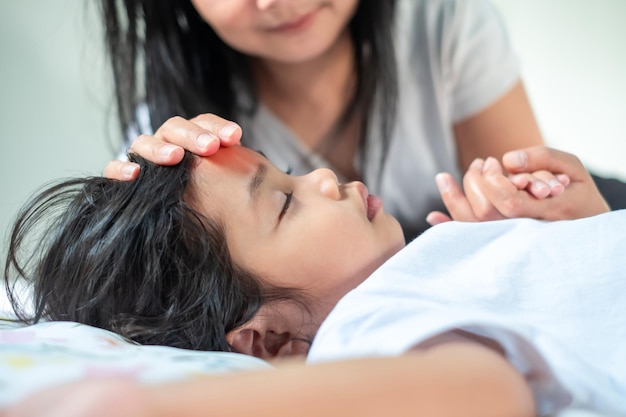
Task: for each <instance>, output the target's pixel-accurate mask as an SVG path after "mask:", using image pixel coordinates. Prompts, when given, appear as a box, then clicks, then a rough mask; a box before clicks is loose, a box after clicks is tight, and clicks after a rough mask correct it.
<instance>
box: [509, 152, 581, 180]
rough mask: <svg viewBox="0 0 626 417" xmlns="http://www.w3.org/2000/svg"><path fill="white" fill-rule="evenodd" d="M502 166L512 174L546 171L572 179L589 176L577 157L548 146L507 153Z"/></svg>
mask: <svg viewBox="0 0 626 417" xmlns="http://www.w3.org/2000/svg"><path fill="white" fill-rule="evenodd" d="M502 165H503V166H504V168H505V169H506V170H507V171H508V172H510V173H521V172H535V171H540V170H545V171H549V172H551V173H553V174H567V175H568V176H569V177H570V178H572V179H579V178H581V177H584V176H586V175H587V170H586V169H585V167H584V166H583V164H582V162H581V161H580V160H579V159H578V158H577V157H576V156H575V155H573V154H570V153H567V152H563V151H558V150H556V149H552V148H548V147H546V146H533V147H530V148H525V149H520V150H516V151H511V152H507V153H506V154H504V155H503V156H502Z"/></svg>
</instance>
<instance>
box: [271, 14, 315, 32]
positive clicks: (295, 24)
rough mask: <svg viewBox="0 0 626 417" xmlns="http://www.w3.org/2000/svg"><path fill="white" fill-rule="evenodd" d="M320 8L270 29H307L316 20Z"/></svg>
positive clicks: (285, 30)
mask: <svg viewBox="0 0 626 417" xmlns="http://www.w3.org/2000/svg"><path fill="white" fill-rule="evenodd" d="M318 11H319V9H315V10H313V11H311V12H309V13H307V14H304V15H302V16H300V17H298V18H296V19H294V20H292V21H290V22H287V23H284V24H282V25H279V26H274V27H271V28H269V29H268V31H269V32H273V33H295V32H300V31H303V30H305V29H307V28H308V27H309V26H310V25H311V24H312V23H313V21H314V20H315V17H316V16H317V12H318Z"/></svg>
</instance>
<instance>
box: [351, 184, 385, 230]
mask: <svg viewBox="0 0 626 417" xmlns="http://www.w3.org/2000/svg"><path fill="white" fill-rule="evenodd" d="M356 184H357V188H358V190H359V193H360V194H361V197H362V198H363V202H364V203H365V211H366V212H367V219H368V220H370V221H371V220H372V219H373V218H374V216H376V213H378V211H379V210H380V209H381V208H382V206H383V202H382V200H381V199H380V197H378V196H375V195H373V194H370V193H369V190H368V189H367V187H366V186H365V184H363V183H361V182H357V183H356Z"/></svg>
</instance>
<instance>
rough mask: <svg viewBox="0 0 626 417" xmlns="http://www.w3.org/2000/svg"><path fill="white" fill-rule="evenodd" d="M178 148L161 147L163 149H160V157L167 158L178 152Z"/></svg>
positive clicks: (172, 146) (173, 146)
mask: <svg viewBox="0 0 626 417" xmlns="http://www.w3.org/2000/svg"><path fill="white" fill-rule="evenodd" d="M176 148H177V146H176V145H164V146H161V149H159V155H161V156H163V157H166V158H167V157H169V156H170V155H171V154H172V152H174V151H175V150H176Z"/></svg>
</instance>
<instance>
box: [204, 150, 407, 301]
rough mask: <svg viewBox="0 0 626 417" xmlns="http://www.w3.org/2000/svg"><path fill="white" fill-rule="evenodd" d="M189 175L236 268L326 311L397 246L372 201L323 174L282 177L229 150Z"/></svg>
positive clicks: (357, 187)
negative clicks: (311, 299) (221, 232)
mask: <svg viewBox="0 0 626 417" xmlns="http://www.w3.org/2000/svg"><path fill="white" fill-rule="evenodd" d="M193 175H194V182H193V188H192V192H193V193H194V194H195V204H197V205H198V207H197V209H198V210H199V211H200V212H204V213H206V214H208V215H209V217H211V218H214V219H215V218H216V219H217V220H218V221H220V222H221V223H222V224H223V225H224V226H225V232H226V239H227V242H228V247H229V250H230V252H231V256H232V258H233V261H234V262H235V263H236V264H238V265H241V266H243V267H245V268H248V269H250V270H252V271H254V272H256V273H257V274H259V275H260V276H261V277H263V278H264V279H266V280H267V281H269V282H270V283H272V284H276V285H280V286H287V287H292V288H300V289H304V290H306V292H307V294H309V295H311V296H313V297H314V298H315V299H317V300H319V301H322V302H323V303H325V304H326V303H327V304H328V306H329V307H332V306H334V304H335V303H336V302H337V301H338V300H339V299H340V298H341V297H342V296H343V295H345V293H346V292H348V291H349V290H351V289H352V288H354V287H355V286H357V285H358V284H360V283H361V282H362V281H363V280H364V279H365V278H367V277H368V276H369V274H370V273H371V272H373V270H374V269H376V268H377V267H378V266H380V265H381V264H382V263H383V262H384V261H385V260H387V259H388V258H389V257H390V256H392V255H393V254H394V253H396V252H397V251H398V250H399V249H400V248H402V247H403V246H404V237H403V234H402V230H401V228H400V225H399V223H398V222H397V221H396V219H395V218H394V217H393V216H391V215H389V214H387V213H386V212H384V211H383V209H382V203H381V202H380V200H379V199H377V198H376V197H369V198H368V193H367V188H365V186H364V185H363V184H362V183H360V182H352V183H349V184H345V185H344V184H342V185H340V184H338V183H337V177H336V176H335V175H334V174H333V172H332V171H330V170H327V169H318V170H316V171H313V172H311V173H310V174H307V175H304V176H301V177H295V176H290V175H287V174H285V173H283V172H281V171H279V170H278V169H277V168H276V167H274V165H272V164H271V163H270V162H269V161H268V160H267V159H266V158H265V157H263V156H262V155H261V154H259V153H257V152H254V151H252V150H250V149H247V148H244V147H242V146H233V147H230V148H221V149H220V150H219V151H218V152H217V153H216V154H215V155H213V156H211V157H207V158H200V159H199V163H198V165H197V166H196V167H195V168H194V171H193ZM289 196H290V197H289ZM368 200H369V203H368ZM368 207H369V209H368ZM203 208H204V209H203Z"/></svg>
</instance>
